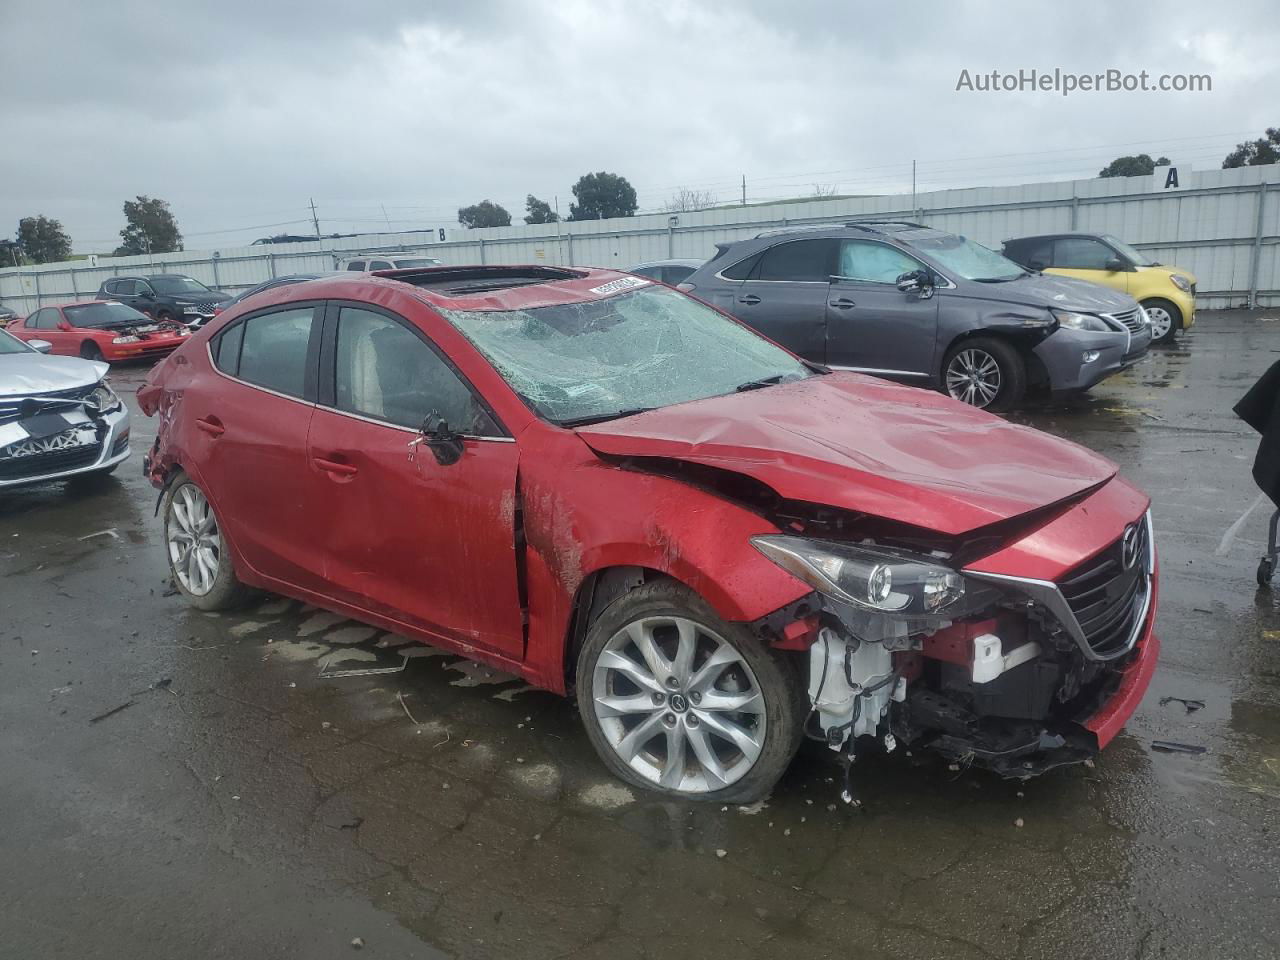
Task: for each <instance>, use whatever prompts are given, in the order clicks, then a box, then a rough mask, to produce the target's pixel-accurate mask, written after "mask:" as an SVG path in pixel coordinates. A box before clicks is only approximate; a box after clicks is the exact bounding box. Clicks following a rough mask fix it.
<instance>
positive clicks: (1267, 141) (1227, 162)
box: [1222, 127, 1280, 170]
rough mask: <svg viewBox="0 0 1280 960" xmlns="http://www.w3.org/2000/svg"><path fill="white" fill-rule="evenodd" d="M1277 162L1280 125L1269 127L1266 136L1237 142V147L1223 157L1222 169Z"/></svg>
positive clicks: (1279, 150) (1278, 157)
mask: <svg viewBox="0 0 1280 960" xmlns="http://www.w3.org/2000/svg"><path fill="white" fill-rule="evenodd" d="M1277 162H1280V127H1267V132H1266V135H1265V136H1262V137H1259V138H1258V139H1257V140H1247V141H1245V142H1244V143H1237V144H1236V148H1235V149H1234V150H1232V151H1231V152H1230V153H1228V154H1227V156H1226V158H1225V159H1223V161H1222V169H1223V170H1229V169H1230V168H1232V167H1257V166H1261V165H1262V164H1264V163H1277Z"/></svg>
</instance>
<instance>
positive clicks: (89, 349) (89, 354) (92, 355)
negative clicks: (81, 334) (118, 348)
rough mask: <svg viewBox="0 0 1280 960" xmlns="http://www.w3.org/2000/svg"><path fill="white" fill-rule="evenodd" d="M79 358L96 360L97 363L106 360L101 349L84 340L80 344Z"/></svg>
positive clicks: (90, 341)
mask: <svg viewBox="0 0 1280 960" xmlns="http://www.w3.org/2000/svg"><path fill="white" fill-rule="evenodd" d="M80 356H81V357H83V358H84V359H85V360H97V361H98V362H99V363H106V362H107V358H106V357H104V356H103V355H102V348H101V347H100V346H98V345H97V344H96V343H94V342H93V341H92V340H86V341H85V342H84V343H82V344H80Z"/></svg>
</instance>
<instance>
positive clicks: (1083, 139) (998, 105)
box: [0, 0, 1280, 252]
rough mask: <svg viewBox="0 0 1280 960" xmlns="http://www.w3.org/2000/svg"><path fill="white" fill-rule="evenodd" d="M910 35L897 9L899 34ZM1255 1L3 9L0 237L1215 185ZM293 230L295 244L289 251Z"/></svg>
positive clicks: (9, 5)
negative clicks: (625, 187)
mask: <svg viewBox="0 0 1280 960" xmlns="http://www.w3.org/2000/svg"><path fill="white" fill-rule="evenodd" d="M913 8H914V9H913ZM1278 26H1280V5H1277V4H1276V3H1274V2H1273V0H1256V2H1240V3H1232V4H1224V3H1205V2H1190V3H1183V2H1176V0H1166V2H1162V3H1149V4H1138V3H1128V2H1125V3H1120V2H1117V0H1072V2H1070V3H1052V4H1049V3H1045V4H1019V5H1016V6H1014V5H1011V4H1007V3H996V2H983V0H974V2H954V0H953V2H950V3H938V4H936V5H934V4H914V5H905V4H897V5H891V4H885V3H883V2H876V3H869V2H858V0H826V2H820V0H785V2H777V3H772V2H766V0H752V2H738V3H711V2H675V0H673V2H667V3H648V2H643V0H626V2H612V0H596V2H587V0H558V2H556V3H543V2H537V3H535V2H532V0H529V2H515V0H465V2H456V3H431V2H427V0H344V2H340V3H339V2H330V0H310V2H307V3H297V4H294V3H288V4H286V3H280V2H274V0H256V2H252V3H249V2H240V0H219V2H208V3H203V4H199V5H197V4H187V3H183V2H181V0H170V2H167V3H143V2H133V0H116V2H113V3H90V2H87V0H81V2H79V3H66V2H60V0H39V2H36V0H0V64H2V65H3V71H2V72H0V78H2V79H0V90H2V91H3V92H2V93H0V105H2V106H0V142H2V146H0V157H2V158H3V159H0V170H2V171H3V176H2V177H0V235H12V232H13V231H15V230H16V228H17V221H18V219H19V218H20V217H22V216H27V215H32V214H38V213H39V214H45V215H47V216H51V217H56V218H58V219H59V220H61V221H62V222H63V224H64V226H65V227H66V228H67V230H68V231H69V232H70V234H71V236H72V240H73V243H74V246H75V249H76V251H77V252H92V251H98V252H102V251H110V250H111V249H112V248H114V247H115V246H116V245H117V244H118V243H119V236H118V233H119V230H120V229H121V227H123V225H124V222H123V214H122V211H121V203H122V201H123V200H125V199H126V198H129V197H132V196H134V195H135V194H147V195H150V196H158V197H162V198H164V199H166V200H168V201H169V202H170V204H171V207H172V209H173V211H174V213H175V214H176V216H177V218H178V223H179V226H180V228H181V229H182V232H183V234H184V235H185V237H186V247H187V249H189V250H198V249H212V248H217V247H228V246H235V245H238V244H243V243H247V242H249V241H251V240H253V239H254V238H255V237H260V236H264V235H269V234H272V233H280V232H302V233H305V232H308V230H309V228H310V222H309V218H310V211H309V209H308V202H309V198H311V197H314V198H315V201H316V205H317V207H318V210H319V216H320V221H321V227H322V229H323V230H324V231H325V232H326V233H327V232H332V231H343V232H346V231H351V230H357V229H359V230H365V231H370V232H372V231H374V230H377V229H386V227H387V225H388V222H389V223H390V225H391V226H392V227H394V228H395V229H410V228H411V227H413V226H435V225H453V226H456V223H455V220H456V210H457V208H458V207H459V206H460V205H463V204H467V203H472V202H475V201H478V200H481V199H485V198H490V199H493V200H495V201H497V202H499V203H502V204H503V205H505V206H506V207H507V208H508V209H509V210H510V211H511V213H512V216H513V217H514V218H515V220H516V222H517V223H518V222H520V221H519V217H520V216H522V215H523V213H524V209H523V207H524V197H525V195H526V194H528V193H533V194H535V195H537V196H539V197H542V198H544V199H546V200H548V201H549V202H550V201H551V200H552V199H553V197H556V196H558V197H559V206H560V210H561V212H562V213H566V212H567V211H568V205H569V202H570V200H571V199H572V197H571V194H570V187H571V186H572V184H573V182H574V181H575V180H576V179H577V177H578V176H579V175H580V174H582V173H585V172H588V171H594V170H610V171H615V172H617V173H621V174H623V175H625V176H626V177H627V178H628V179H629V180H630V181H631V182H632V183H633V184H634V185H635V187H636V189H637V191H638V192H639V199H640V206H641V209H642V210H648V209H657V208H660V207H661V206H662V205H663V203H664V202H665V201H666V200H668V199H669V198H670V197H671V195H672V194H673V193H674V192H675V191H676V190H677V189H678V188H680V187H681V186H687V187H690V188H694V189H699V190H708V191H711V192H712V193H714V194H715V196H716V197H717V198H718V199H719V200H721V201H728V200H734V199H737V198H738V196H739V191H740V186H739V183H738V181H739V177H740V176H741V175H743V174H745V175H746V178H747V193H748V199H749V200H762V199H766V198H770V197H781V196H794V195H806V194H811V193H812V192H813V191H814V189H815V185H819V186H821V187H823V188H828V189H829V188H835V189H837V190H839V191H840V192H850V193H879V192H896V191H899V190H904V189H905V190H909V189H910V177H911V172H910V171H911V160H912V159H913V158H915V159H917V160H918V161H919V180H920V183H921V189H930V188H935V187H943V186H969V185H987V184H995V183H1011V182H1031V181H1036V180H1045V179H1063V178H1067V177H1071V176H1092V175H1094V174H1096V172H1097V170H1098V168H1099V167H1101V166H1102V165H1103V164H1105V163H1106V162H1107V161H1108V160H1110V159H1111V158H1112V157H1114V156H1116V155H1118V154H1123V153H1133V152H1141V151H1145V152H1149V153H1151V154H1153V155H1156V154H1158V153H1165V154H1168V155H1169V156H1170V157H1172V158H1174V159H1175V160H1181V161H1189V162H1191V163H1192V164H1193V165H1195V166H1198V167H1212V168H1216V167H1217V166H1219V165H1220V162H1221V158H1222V156H1223V155H1224V154H1225V153H1226V152H1228V150H1229V149H1230V148H1231V146H1232V145H1233V144H1234V143H1236V142H1237V141H1239V140H1243V139H1246V138H1252V137H1256V136H1258V135H1260V134H1261V132H1262V130H1263V129H1264V128H1265V127H1267V126H1275V125H1277V124H1280V114H1277V112H1276V110H1277V106H1276V105H1277V103H1278V102H1280V96H1277V95H1278V94H1280V57H1278V56H1277V54H1276V50H1277V49H1280V44H1278V43H1277V41H1278V40H1280V29H1278ZM1055 67H1057V68H1061V69H1063V70H1066V71H1074V72H1078V73H1090V72H1094V71H1101V70H1105V69H1107V68H1108V67H1115V68H1119V69H1123V70H1131V71H1134V72H1137V71H1138V70H1144V69H1145V70H1147V71H1150V72H1151V73H1152V74H1153V75H1158V74H1160V73H1164V72H1169V73H1173V72H1182V73H1208V74H1210V75H1211V76H1212V83H1213V89H1212V92H1210V93H1132V94H1124V93H1076V94H1074V95H1072V96H1070V97H1065V98H1064V97H1062V96H1061V95H1060V94H1057V93H1051V92H1040V93H1031V92H1025V93H977V92H964V91H960V92H957V91H956V84H957V80H958V78H959V76H960V71H961V70H962V69H968V70H969V71H971V73H974V74H976V73H980V72H989V71H991V70H993V69H995V70H1001V71H1009V72H1013V71H1017V70H1018V69H1019V68H1026V69H1031V68H1038V69H1040V70H1050V71H1051V70H1053V68H1055ZM290 221H293V222H290Z"/></svg>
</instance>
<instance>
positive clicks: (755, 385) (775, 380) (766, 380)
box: [734, 373, 787, 393]
mask: <svg viewBox="0 0 1280 960" xmlns="http://www.w3.org/2000/svg"><path fill="white" fill-rule="evenodd" d="M785 376H787V374H785V373H775V374H774V375H773V376H772V377H761V378H760V379H759V380H748V381H747V382H746V383H740V384H738V385H737V386H736V387H734V389H735V390H736V391H737V392H738V393H745V392H746V391H748V390H759V389H760V388H761V387H772V386H776V385H777V384H779V383H781V382H782V378H783V377H785Z"/></svg>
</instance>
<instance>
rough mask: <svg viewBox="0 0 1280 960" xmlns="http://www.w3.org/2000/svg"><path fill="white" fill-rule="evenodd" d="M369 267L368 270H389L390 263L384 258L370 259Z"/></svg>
mask: <svg viewBox="0 0 1280 960" xmlns="http://www.w3.org/2000/svg"><path fill="white" fill-rule="evenodd" d="M369 269H370V270H390V269H391V264H390V263H388V262H387V261H386V260H370V261H369Z"/></svg>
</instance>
